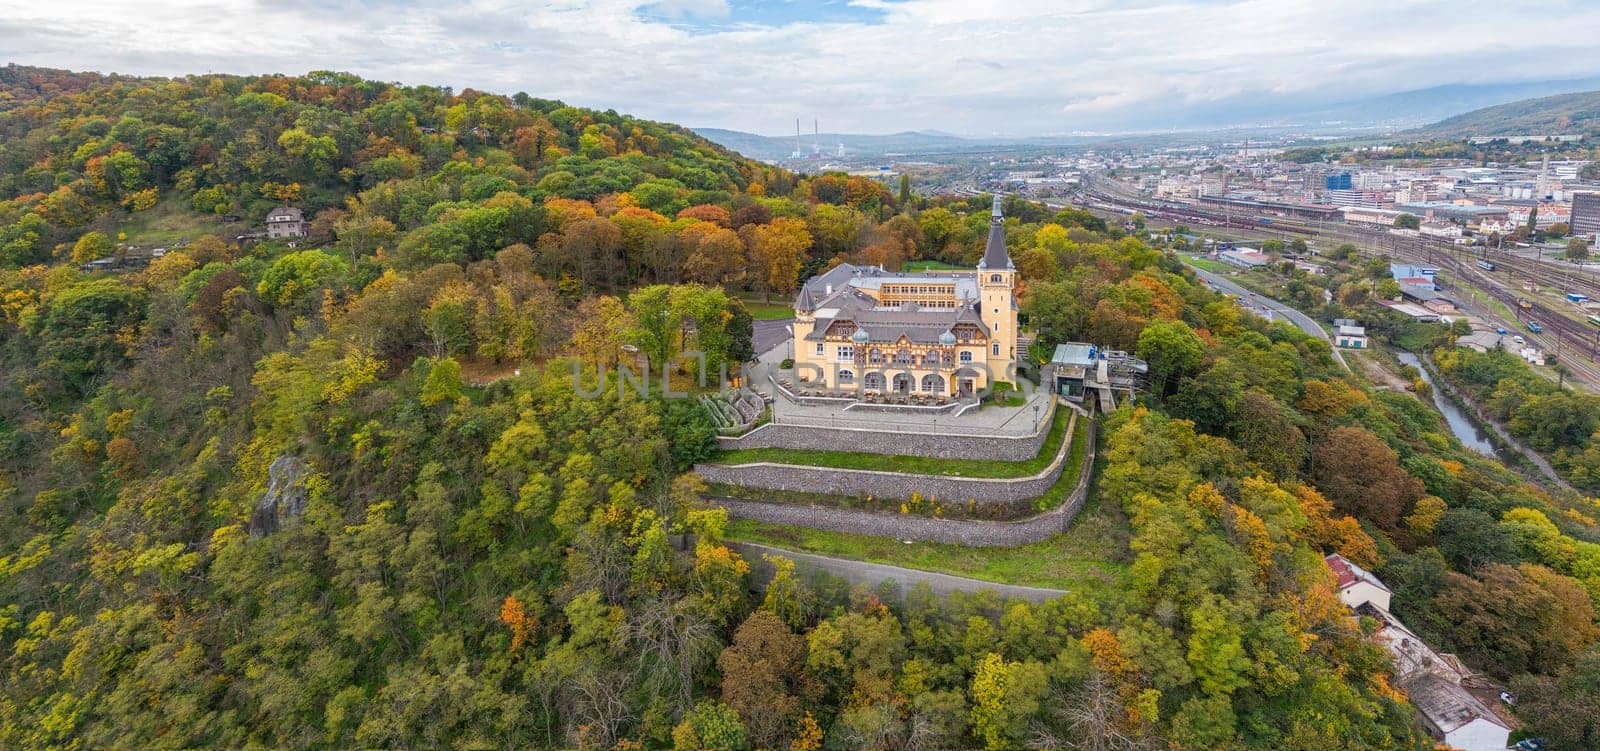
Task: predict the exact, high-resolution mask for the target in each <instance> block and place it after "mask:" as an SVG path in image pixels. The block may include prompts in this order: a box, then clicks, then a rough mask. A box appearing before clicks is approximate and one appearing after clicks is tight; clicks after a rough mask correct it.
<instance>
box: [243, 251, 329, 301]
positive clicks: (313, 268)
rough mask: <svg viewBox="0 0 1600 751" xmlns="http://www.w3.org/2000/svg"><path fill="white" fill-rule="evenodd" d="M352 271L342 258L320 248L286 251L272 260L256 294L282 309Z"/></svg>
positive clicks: (314, 296)
mask: <svg viewBox="0 0 1600 751" xmlns="http://www.w3.org/2000/svg"><path fill="white" fill-rule="evenodd" d="M348 273H349V268H348V267H346V266H345V263H344V261H343V260H341V259H339V258H338V257H337V256H333V255H329V254H328V253H325V252H323V251H320V250H301V251H296V252H292V253H286V254H284V255H282V256H280V257H279V258H278V260H276V261H273V262H272V265H271V266H269V267H268V268H267V272H266V273H265V274H263V275H262V276H261V281H260V282H259V283H257V284H256V295H258V296H259V297H260V298H261V299H262V300H265V301H267V302H268V303H269V304H271V305H274V306H276V307H279V308H295V307H299V306H300V305H301V304H302V303H305V302H307V301H310V300H316V299H317V293H319V292H321V291H322V290H324V289H326V288H328V287H331V286H332V285H334V284H337V283H339V282H341V281H343V279H344V278H345V276H346V274H348Z"/></svg>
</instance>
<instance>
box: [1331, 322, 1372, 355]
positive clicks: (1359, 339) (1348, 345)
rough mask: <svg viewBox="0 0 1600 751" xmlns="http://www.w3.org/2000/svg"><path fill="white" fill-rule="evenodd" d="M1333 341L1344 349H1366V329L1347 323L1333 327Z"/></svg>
mask: <svg viewBox="0 0 1600 751" xmlns="http://www.w3.org/2000/svg"><path fill="white" fill-rule="evenodd" d="M1333 343H1334V344H1335V345H1337V346H1339V347H1342V348H1344V349H1367V348H1368V347H1367V329H1366V327H1364V326H1355V325H1348V324H1347V325H1344V326H1339V327H1337V328H1335V329H1334V332H1333Z"/></svg>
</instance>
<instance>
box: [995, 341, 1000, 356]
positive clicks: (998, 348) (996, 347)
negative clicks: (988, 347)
mask: <svg viewBox="0 0 1600 751" xmlns="http://www.w3.org/2000/svg"><path fill="white" fill-rule="evenodd" d="M994 356H995V357H999V356H1000V343H999V342H995V343H994Z"/></svg>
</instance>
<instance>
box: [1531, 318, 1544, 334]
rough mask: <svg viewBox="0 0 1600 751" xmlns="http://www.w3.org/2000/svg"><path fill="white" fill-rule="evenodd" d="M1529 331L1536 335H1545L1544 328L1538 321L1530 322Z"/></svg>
mask: <svg viewBox="0 0 1600 751" xmlns="http://www.w3.org/2000/svg"><path fill="white" fill-rule="evenodd" d="M1528 330H1529V331H1532V332H1533V333H1535V334H1542V333H1544V327H1543V326H1540V325H1539V322H1538V321H1529V322H1528Z"/></svg>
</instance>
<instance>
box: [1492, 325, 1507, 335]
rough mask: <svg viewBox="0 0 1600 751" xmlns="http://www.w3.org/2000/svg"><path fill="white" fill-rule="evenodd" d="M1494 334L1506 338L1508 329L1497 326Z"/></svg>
mask: <svg viewBox="0 0 1600 751" xmlns="http://www.w3.org/2000/svg"><path fill="white" fill-rule="evenodd" d="M1494 333H1496V334H1499V335H1501V336H1505V335H1506V328H1505V327H1504V326H1496V327H1494Z"/></svg>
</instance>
